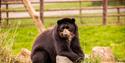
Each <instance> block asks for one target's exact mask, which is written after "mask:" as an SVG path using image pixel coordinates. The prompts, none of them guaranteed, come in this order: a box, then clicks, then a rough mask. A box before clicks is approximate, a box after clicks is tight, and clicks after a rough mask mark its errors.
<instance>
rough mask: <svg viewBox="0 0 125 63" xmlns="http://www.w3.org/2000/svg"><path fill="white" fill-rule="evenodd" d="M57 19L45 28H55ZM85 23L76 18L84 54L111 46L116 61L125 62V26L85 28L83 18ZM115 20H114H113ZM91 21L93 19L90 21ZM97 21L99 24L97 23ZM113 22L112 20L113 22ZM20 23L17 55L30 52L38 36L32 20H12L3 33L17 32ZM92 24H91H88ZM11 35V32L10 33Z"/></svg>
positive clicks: (16, 47)
mask: <svg viewBox="0 0 125 63" xmlns="http://www.w3.org/2000/svg"><path fill="white" fill-rule="evenodd" d="M58 19H59V18H56V19H45V26H46V27H47V28H48V27H50V26H53V25H55V24H56V20H58ZM83 19H84V21H83V22H84V23H83V24H81V23H80V22H79V19H78V18H76V20H77V24H78V26H79V36H80V43H81V47H82V48H83V50H84V52H85V53H87V54H90V53H91V50H92V48H93V47H95V46H109V47H111V48H112V50H113V54H114V55H115V58H116V60H122V61H123V60H124V61H125V57H124V56H125V51H124V49H125V39H124V37H125V26H124V25H113V26H111V25H107V26H102V25H101V23H100V25H96V26H93V25H91V26H85V25H86V24H87V23H85V22H86V20H87V19H88V18H86V19H85V18H83ZM112 19H113V18H112ZM88 20H91V19H88ZM96 21H97V22H96ZM96 21H95V19H94V20H93V22H94V23H98V22H101V21H100V20H99V19H98V20H96ZM111 21H112V20H111ZM17 23H20V25H19V27H18V29H17V33H16V35H17V36H16V37H15V42H14V45H13V52H14V53H15V54H18V53H19V52H20V50H21V48H28V49H29V50H31V49H32V45H33V43H34V40H35V38H36V37H37V36H38V31H37V29H36V27H35V25H33V22H32V20H31V19H21V20H20V19H19V20H11V21H10V24H11V25H10V26H9V27H4V28H2V31H1V32H0V33H2V32H5V31H7V30H8V29H11V31H12V32H13V31H14V30H15V25H14V24H17ZM88 23H91V22H88ZM10 34H11V32H10ZM121 51H122V52H121Z"/></svg>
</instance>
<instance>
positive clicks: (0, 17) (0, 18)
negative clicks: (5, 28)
mask: <svg viewBox="0 0 125 63" xmlns="http://www.w3.org/2000/svg"><path fill="white" fill-rule="evenodd" d="M1 15H2V13H1V0H0V26H1V23H2V22H1V20H2V16H1Z"/></svg>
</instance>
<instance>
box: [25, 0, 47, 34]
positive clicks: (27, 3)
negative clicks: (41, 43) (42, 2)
mask: <svg viewBox="0 0 125 63" xmlns="http://www.w3.org/2000/svg"><path fill="white" fill-rule="evenodd" d="M23 3H24V6H25V8H26V9H27V11H28V13H29V15H30V16H31V17H32V19H33V21H34V23H35V25H36V27H37V29H38V31H39V32H43V31H44V30H45V28H44V25H43V23H42V21H41V20H40V17H39V15H38V14H37V13H36V11H35V10H34V8H33V7H32V5H31V2H30V1H29V0H23Z"/></svg>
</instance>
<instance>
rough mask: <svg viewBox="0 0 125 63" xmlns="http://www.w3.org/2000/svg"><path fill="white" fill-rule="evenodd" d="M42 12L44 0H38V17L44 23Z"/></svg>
mask: <svg viewBox="0 0 125 63" xmlns="http://www.w3.org/2000/svg"><path fill="white" fill-rule="evenodd" d="M43 14H44V0H40V19H41V21H42V23H44V19H43Z"/></svg>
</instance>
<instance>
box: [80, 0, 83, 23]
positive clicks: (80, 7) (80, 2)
mask: <svg viewBox="0 0 125 63" xmlns="http://www.w3.org/2000/svg"><path fill="white" fill-rule="evenodd" d="M81 5H82V2H81V0H79V20H80V23H82V24H83V22H82V9H81Z"/></svg>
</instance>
